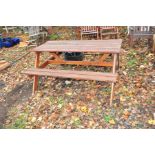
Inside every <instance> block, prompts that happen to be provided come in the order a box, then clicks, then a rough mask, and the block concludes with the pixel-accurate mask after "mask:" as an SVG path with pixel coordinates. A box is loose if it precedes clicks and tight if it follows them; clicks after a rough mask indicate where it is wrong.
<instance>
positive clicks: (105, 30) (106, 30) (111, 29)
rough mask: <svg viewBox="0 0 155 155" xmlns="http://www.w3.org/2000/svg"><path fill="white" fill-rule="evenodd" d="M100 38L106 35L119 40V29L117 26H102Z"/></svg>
mask: <svg viewBox="0 0 155 155" xmlns="http://www.w3.org/2000/svg"><path fill="white" fill-rule="evenodd" d="M99 29H100V36H101V39H102V38H103V36H106V35H110V36H111V35H114V36H115V38H116V39H118V27H116V26H100V28H99Z"/></svg>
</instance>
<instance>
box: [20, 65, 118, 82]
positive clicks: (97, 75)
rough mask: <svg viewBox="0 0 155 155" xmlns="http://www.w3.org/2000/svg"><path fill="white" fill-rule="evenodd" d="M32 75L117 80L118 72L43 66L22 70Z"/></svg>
mask: <svg viewBox="0 0 155 155" xmlns="http://www.w3.org/2000/svg"><path fill="white" fill-rule="evenodd" d="M22 73H23V74H28V75H30V76H32V75H33V76H34V75H38V76H52V77H59V78H73V79H78V80H80V79H81V80H96V81H110V82H116V80H117V74H113V73H101V72H92V71H74V70H72V71H70V70H52V69H42V68H31V69H27V70H25V71H23V72H22Z"/></svg>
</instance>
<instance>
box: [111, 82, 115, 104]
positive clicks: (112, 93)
mask: <svg viewBox="0 0 155 155" xmlns="http://www.w3.org/2000/svg"><path fill="white" fill-rule="evenodd" d="M113 96H114V82H113V83H112V84H111V96H110V105H112V101H113Z"/></svg>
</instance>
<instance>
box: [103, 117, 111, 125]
mask: <svg viewBox="0 0 155 155" xmlns="http://www.w3.org/2000/svg"><path fill="white" fill-rule="evenodd" d="M104 120H105V122H107V123H109V121H110V120H111V116H109V115H105V116H104Z"/></svg>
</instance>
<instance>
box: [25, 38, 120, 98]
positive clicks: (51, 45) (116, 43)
mask: <svg viewBox="0 0 155 155" xmlns="http://www.w3.org/2000/svg"><path fill="white" fill-rule="evenodd" d="M121 44H122V40H121V39H110V40H63V41H62V40H61V41H47V42H46V43H44V44H42V45H40V46H38V47H36V48H34V49H32V50H31V52H34V53H35V55H36V58H35V68H34V69H29V70H27V71H25V72H24V73H26V74H28V75H33V76H34V84H33V92H35V91H36V90H37V87H38V76H40V75H45V76H50V75H51V76H53V77H63V78H74V79H84V80H98V81H112V82H115V81H116V76H117V75H116V66H117V62H119V60H118V58H119V53H120V49H121ZM47 52H48V53H50V57H49V58H48V59H47V60H46V61H44V62H43V63H42V64H40V56H41V54H43V53H47ZM64 52H82V53H89V54H96V53H98V54H100V57H99V59H98V60H95V61H86V60H84V61H68V60H64V59H63V58H62V57H61V54H60V53H64ZM109 55H112V56H113V61H112V62H107V61H106V59H107V58H108V57H109ZM48 64H70V65H86V66H110V67H112V73H101V72H90V71H66V70H51V69H43V68H45V67H46V66H47V65H48ZM112 91H113V83H112ZM111 99H112V96H111Z"/></svg>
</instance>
